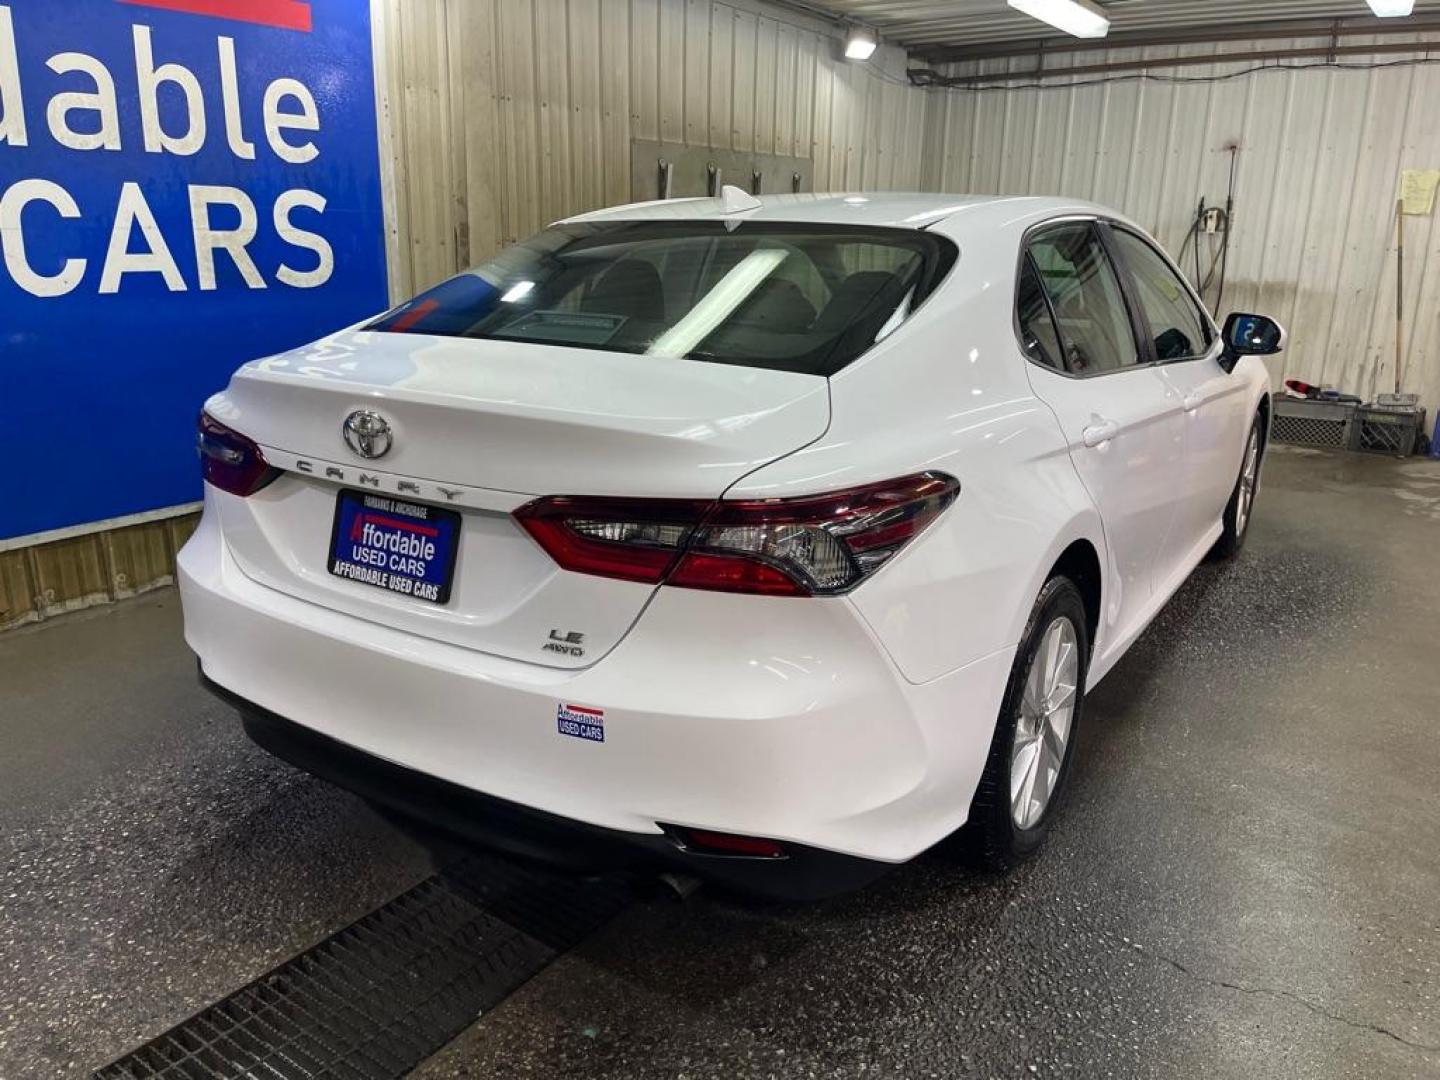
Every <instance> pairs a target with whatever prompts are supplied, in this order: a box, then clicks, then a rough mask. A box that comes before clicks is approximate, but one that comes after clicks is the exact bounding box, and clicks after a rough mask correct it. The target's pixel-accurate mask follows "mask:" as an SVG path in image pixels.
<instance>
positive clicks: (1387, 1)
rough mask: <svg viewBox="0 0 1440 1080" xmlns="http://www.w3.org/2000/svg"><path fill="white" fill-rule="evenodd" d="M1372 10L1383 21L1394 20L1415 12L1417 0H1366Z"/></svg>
mask: <svg viewBox="0 0 1440 1080" xmlns="http://www.w3.org/2000/svg"><path fill="white" fill-rule="evenodd" d="M1365 2H1366V3H1368V4H1369V5H1370V10H1371V11H1373V12H1374V13H1375V14H1376V15H1379V16H1380V18H1382V19H1394V18H1399V17H1400V16H1403V15H1409V14H1410V13H1411V12H1413V11H1414V10H1415V0H1365Z"/></svg>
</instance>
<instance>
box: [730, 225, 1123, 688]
mask: <svg viewBox="0 0 1440 1080" xmlns="http://www.w3.org/2000/svg"><path fill="white" fill-rule="evenodd" d="M1018 235H1019V232H1018V230H1016V231H1015V233H1014V235H1013V237H1012V236H1011V235H1009V233H1008V232H1007V233H1004V234H996V233H994V232H991V233H990V234H989V235H988V238H987V235H986V234H984V233H982V234H980V235H978V236H975V237H970V238H969V239H968V240H965V241H962V244H961V257H960V261H959V263H958V264H957V266H956V268H955V270H954V271H953V272H952V273H951V275H950V277H949V278H948V279H947V280H946V282H945V283H943V284H942V286H941V287H940V288H939V289H938V290H937V291H936V293H935V294H934V295H932V296H931V297H930V298H929V300H927V301H926V303H925V304H924V305H922V307H921V308H920V309H919V310H918V311H917V312H916V313H915V314H914V315H913V316H912V317H911V318H910V320H909V321H908V322H906V323H905V324H904V325H903V326H902V327H901V328H900V329H898V330H897V331H896V332H895V333H893V334H892V335H890V337H888V338H886V339H885V340H884V341H882V342H881V343H879V344H878V345H876V346H875V347H874V348H873V349H872V350H871V351H870V352H869V353H867V354H866V355H865V356H864V357H862V358H861V359H860V360H858V361H856V362H855V363H854V364H852V365H851V366H850V367H848V368H846V369H845V370H844V371H842V372H840V373H839V374H838V375H836V376H835V377H834V378H833V379H832V380H831V408H832V421H831V425H830V428H829V430H828V431H827V433H826V434H825V436H823V437H822V438H821V439H820V440H819V441H817V442H816V443H814V444H812V445H811V446H808V447H806V448H804V449H803V450H800V451H798V452H796V453H794V454H792V455H790V456H788V457H786V458H783V459H781V460H780V461H778V462H775V463H772V464H771V465H768V466H766V467H764V468H762V469H760V470H758V471H756V472H754V473H752V474H750V475H749V476H747V477H746V478H744V479H743V480H741V481H740V482H739V483H738V484H736V485H735V486H734V487H733V488H732V489H731V490H730V492H728V493H727V497H731V498H755V497H775V496H785V495H800V494H806V493H812V492H818V491H825V490H834V489H836V488H841V487H848V486H850V485H855V484H863V483H869V482H872V481H880V480H886V479H890V478H894V477H898V476H903V475H905V474H907V473H914V472H920V471H923V470H926V469H936V470H940V471H943V472H947V473H950V474H951V475H953V476H955V477H956V478H957V479H958V480H959V481H960V485H961V492H960V496H959V498H958V499H957V500H956V502H955V503H954V504H953V505H952V506H951V507H950V509H949V510H947V511H946V513H945V514H944V515H943V516H942V517H941V518H940V520H939V521H937V522H936V523H935V524H934V525H933V526H931V528H930V529H929V530H927V532H926V533H925V534H924V535H922V536H921V537H920V538H919V539H917V540H916V541H915V542H914V543H912V544H911V545H910V546H909V547H907V548H906V549H905V550H904V551H902V552H901V553H900V554H899V555H898V556H896V557H895V558H894V559H893V560H892V561H891V562H890V563H889V564H887V565H886V566H884V567H883V568H882V569H881V570H880V571H878V572H877V573H876V574H875V576H874V577H873V578H872V579H870V580H869V581H867V582H865V583H864V584H862V585H861V586H860V587H859V588H858V589H857V590H856V591H855V592H854V593H852V594H851V596H850V600H851V603H853V604H854V606H855V608H856V610H857V611H858V612H859V614H860V615H861V616H862V617H863V618H864V619H865V620H866V622H868V623H869V625H870V626H871V627H872V629H873V630H874V632H875V633H876V636H877V637H878V638H879V640H880V641H881V643H882V644H883V645H884V647H885V648H886V649H887V650H888V652H889V653H890V655H891V657H892V659H893V660H894V662H895V663H896V665H897V666H898V667H899V669H900V670H901V672H902V673H903V675H904V676H905V678H906V679H907V680H909V681H911V682H915V683H921V682H926V681H928V680H931V679H935V678H937V677H939V676H941V675H943V674H945V673H947V672H950V671H953V670H955V669H957V668H959V667H962V666H964V665H966V664H969V663H972V662H974V661H976V660H979V659H981V658H984V657H986V656H989V655H991V654H993V653H995V652H997V651H1000V650H1004V649H1010V648H1013V647H1014V646H1015V644H1016V642H1017V641H1018V640H1019V638H1020V635H1021V632H1022V630H1023V628H1024V624H1025V620H1026V618H1027V617H1028V615H1029V612H1030V608H1031V605H1032V604H1033V602H1034V599H1035V596H1036V595H1037V594H1038V593H1039V590H1040V587H1041V586H1042V585H1043V583H1044V580H1045V576H1046V574H1047V573H1048V571H1049V569H1050V567H1051V566H1053V564H1054V562H1055V560H1056V558H1058V556H1059V555H1060V553H1061V552H1062V551H1063V550H1064V549H1065V548H1066V547H1067V546H1068V545H1069V544H1070V543H1071V542H1072V541H1074V540H1076V539H1082V538H1083V539H1087V540H1089V541H1090V542H1091V543H1092V544H1094V546H1095V548H1096V550H1097V552H1098V553H1099V555H1100V559H1101V565H1102V566H1103V565H1104V564H1105V545H1104V539H1103V537H1104V534H1103V531H1102V529H1101V525H1100V520H1099V517H1098V514H1097V513H1096V511H1095V509H1094V507H1093V504H1092V503H1091V502H1090V499H1089V496H1088V495H1087V494H1086V493H1085V490H1084V488H1083V486H1082V485H1081V484H1080V482H1079V478H1078V477H1077V476H1076V474H1075V469H1074V466H1073V465H1072V464H1071V462H1070V458H1069V454H1068V452H1067V450H1066V446H1065V441H1064V438H1063V436H1062V433H1061V432H1060V430H1059V427H1058V424H1057V423H1056V420H1055V418H1054V415H1053V414H1052V413H1051V412H1050V410H1049V409H1048V408H1047V407H1046V406H1045V404H1044V403H1043V402H1041V401H1040V400H1039V399H1037V398H1036V397H1035V396H1034V395H1033V394H1032V393H1031V390H1030V385H1029V381H1028V379H1027V378H1026V377H1025V371H1024V364H1025V361H1024V358H1023V357H1022V356H1021V355H1020V352H1019V347H1018V344H1017V342H1016V340H1015V335H1014V332H1013V330H1012V327H1011V310H1012V297H1013V295H1014V266H1015V252H1016V250H1017V245H1018Z"/></svg>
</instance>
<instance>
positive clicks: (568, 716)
mask: <svg viewBox="0 0 1440 1080" xmlns="http://www.w3.org/2000/svg"><path fill="white" fill-rule="evenodd" d="M555 727H556V729H557V730H558V731H559V732H560V734H561V735H569V736H570V737H571V738H575V739H589V740H590V741H591V742H604V741H605V710H604V709H587V708H585V707H584V706H582V705H566V704H564V703H561V704H560V705H558V706H556V709H555Z"/></svg>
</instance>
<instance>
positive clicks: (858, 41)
mask: <svg viewBox="0 0 1440 1080" xmlns="http://www.w3.org/2000/svg"><path fill="white" fill-rule="evenodd" d="M879 44H880V39H879V38H877V37H876V36H875V31H874V30H871V29H870V28H869V27H868V26H852V27H851V28H850V30H849V32H848V33H846V35H845V56H846V58H847V59H850V60H869V59H870V57H871V55H872V54H873V53H874V52H875V47H876V46H877V45H879Z"/></svg>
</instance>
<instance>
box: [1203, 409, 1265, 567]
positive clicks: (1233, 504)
mask: <svg viewBox="0 0 1440 1080" xmlns="http://www.w3.org/2000/svg"><path fill="white" fill-rule="evenodd" d="M1264 454H1265V430H1264V424H1263V422H1262V420H1261V419H1260V415H1259V414H1258V413H1257V414H1256V415H1255V420H1254V422H1253V423H1251V425H1250V434H1249V435H1248V436H1247V437H1246V439H1245V453H1244V454H1243V455H1242V456H1241V458H1240V475H1239V476H1237V477H1236V478H1235V490H1234V491H1232V492H1231V493H1230V501H1229V502H1228V503H1226V504H1225V516H1224V518H1223V519H1222V523H1223V525H1224V531H1223V532H1222V533H1221V534H1220V539H1219V540H1216V541H1215V546H1214V547H1213V548H1212V549H1211V550H1210V554H1211V555H1212V556H1213V557H1214V558H1217V559H1229V558H1233V557H1234V556H1235V554H1236V553H1237V552H1239V550H1240V549H1241V548H1242V547H1244V546H1245V537H1246V536H1247V535H1249V532H1250V522H1251V521H1253V520H1254V519H1255V496H1256V495H1257V494H1258V493H1259V490H1260V461H1261V458H1263V457H1264Z"/></svg>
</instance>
